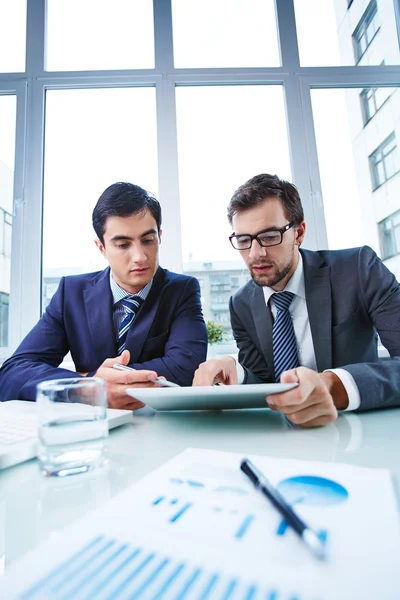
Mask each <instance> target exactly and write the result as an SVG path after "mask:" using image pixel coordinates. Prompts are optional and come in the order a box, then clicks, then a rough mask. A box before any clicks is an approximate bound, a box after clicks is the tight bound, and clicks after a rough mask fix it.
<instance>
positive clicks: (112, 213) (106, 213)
mask: <svg viewBox="0 0 400 600" xmlns="http://www.w3.org/2000/svg"><path fill="white" fill-rule="evenodd" d="M146 211H149V212H150V213H151V214H152V215H153V217H154V219H155V221H156V223H157V230H158V232H159V233H160V228H161V206H160V203H159V202H158V200H157V199H156V198H155V197H154V196H153V194H151V193H150V192H147V191H146V190H144V189H143V188H141V187H140V186H138V185H134V184H133V183H128V182H125V181H122V182H121V181H120V182H118V183H113V184H112V185H110V186H109V187H108V188H107V189H106V190H104V192H103V193H102V194H101V196H100V198H99V199H98V200H97V203H96V206H95V207H94V210H93V214H92V223H93V228H94V230H95V232H96V235H97V237H98V238H99V240H100V241H101V243H102V244H104V232H105V229H106V220H107V218H108V217H130V216H131V215H135V214H136V213H139V212H143V213H144V212H146Z"/></svg>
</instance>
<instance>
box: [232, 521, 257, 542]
mask: <svg viewBox="0 0 400 600" xmlns="http://www.w3.org/2000/svg"><path fill="white" fill-rule="evenodd" d="M253 521H254V515H246V517H245V518H244V519H243V522H242V523H241V524H240V527H239V529H238V530H237V532H236V534H235V538H236V539H238V540H240V539H241V538H243V537H244V536H245V535H246V532H247V530H248V529H249V527H250V525H251V523H252V522H253Z"/></svg>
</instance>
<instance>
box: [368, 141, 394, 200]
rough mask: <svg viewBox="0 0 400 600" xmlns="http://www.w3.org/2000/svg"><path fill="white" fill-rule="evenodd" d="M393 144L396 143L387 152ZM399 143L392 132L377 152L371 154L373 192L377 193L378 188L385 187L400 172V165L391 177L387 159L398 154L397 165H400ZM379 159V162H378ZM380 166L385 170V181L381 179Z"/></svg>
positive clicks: (369, 158)
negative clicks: (387, 149) (388, 173)
mask: <svg viewBox="0 0 400 600" xmlns="http://www.w3.org/2000/svg"><path fill="white" fill-rule="evenodd" d="M392 142H394V146H392V147H391V148H390V149H389V151H388V152H385V149H386V148H387V147H388V146H390V145H391V144H392ZM397 148H398V146H397V141H396V135H395V132H394V131H392V133H391V134H390V135H388V136H387V138H386V139H384V140H383V142H381V143H380V144H379V146H378V147H377V148H375V150H374V151H373V152H371V154H370V155H369V157H368V160H369V164H370V170H371V178H372V190H373V191H375V190H377V189H378V188H380V187H381V186H382V185H384V184H385V183H386V182H387V181H389V180H390V179H392V177H395V175H397V174H398V173H399V172H400V164H398V167H397V170H396V171H395V172H394V173H392V174H391V175H387V166H386V163H387V158H388V157H389V156H391V155H392V154H393V153H396V156H397V163H400V161H399V158H398V152H397ZM377 159H379V160H377ZM380 165H381V166H382V168H383V172H384V180H383V181H380V178H379V167H380Z"/></svg>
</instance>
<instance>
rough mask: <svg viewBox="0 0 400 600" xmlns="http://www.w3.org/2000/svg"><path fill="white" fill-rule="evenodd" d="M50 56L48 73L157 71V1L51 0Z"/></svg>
mask: <svg viewBox="0 0 400 600" xmlns="http://www.w3.org/2000/svg"><path fill="white" fill-rule="evenodd" d="M10 1H11V0H10ZM46 56H47V64H46V66H45V67H46V69H47V70H48V71H64V70H65V71H83V70H106V69H152V68H154V26H153V2H152V0H47V52H46Z"/></svg>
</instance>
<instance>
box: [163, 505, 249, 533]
mask: <svg viewBox="0 0 400 600" xmlns="http://www.w3.org/2000/svg"><path fill="white" fill-rule="evenodd" d="M152 506H153V507H157V510H158V511H160V513H161V514H160V516H161V518H162V519H163V520H164V521H167V522H168V523H170V524H174V523H178V522H179V521H184V520H186V522H185V531H187V529H188V527H189V528H191V530H192V531H193V532H194V530H197V529H199V524H200V525H201V527H200V531H201V532H203V534H204V532H205V531H206V532H207V535H208V532H209V531H210V530H215V528H217V529H218V534H219V535H222V534H225V535H226V536H227V538H229V537H234V538H235V539H237V540H239V539H243V538H244V537H245V536H246V533H247V532H248V531H249V529H250V526H251V525H252V524H253V523H254V522H255V519H256V516H255V515H254V514H252V513H249V512H247V511H246V510H243V509H240V508H237V507H229V506H228V507H226V506H223V505H221V504H214V503H211V504H209V503H206V504H205V505H204V504H202V505H200V504H199V503H198V502H196V501H194V500H191V501H187V500H182V499H180V498H179V497H171V498H169V497H168V496H158V497H157V498H156V499H155V500H154V501H153V502H152ZM161 511H162V512H161Z"/></svg>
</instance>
